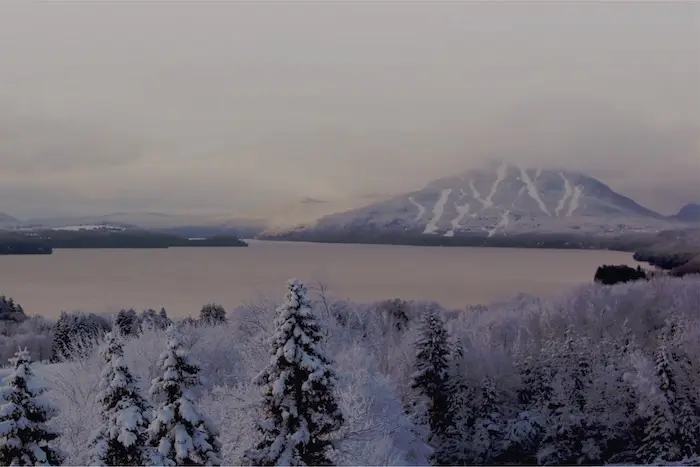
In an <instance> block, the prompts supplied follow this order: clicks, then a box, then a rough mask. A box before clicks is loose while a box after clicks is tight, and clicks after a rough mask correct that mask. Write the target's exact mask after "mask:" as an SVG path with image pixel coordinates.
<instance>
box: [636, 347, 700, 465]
mask: <svg viewBox="0 0 700 467" xmlns="http://www.w3.org/2000/svg"><path fill="white" fill-rule="evenodd" d="M654 364H655V373H656V375H655V376H656V378H653V377H652V375H650V374H649V373H650V371H649V370H650V368H647V371H646V372H642V371H640V372H639V373H640V374H639V375H638V379H637V380H638V381H639V382H640V383H646V384H644V385H642V384H640V385H639V386H641V388H640V389H642V393H641V394H640V399H641V401H640V409H641V410H643V411H644V413H645V415H646V417H645V418H646V427H645V430H644V434H645V436H644V439H643V440H642V443H641V446H640V447H639V449H638V450H637V456H638V460H639V462H642V463H658V462H679V461H683V460H684V459H687V458H689V457H692V456H695V455H697V454H698V435H699V433H698V415H697V410H698V409H697V407H696V406H695V404H693V401H692V400H690V397H689V394H688V393H687V391H685V390H684V388H683V387H682V385H681V384H679V383H680V381H679V376H681V372H680V371H679V370H680V369H681V368H680V366H679V365H678V362H677V361H675V360H674V359H673V358H672V355H671V352H670V351H669V349H668V348H667V347H666V345H665V344H664V343H662V344H661V345H660V346H659V348H658V350H657V352H656V356H655V361H654ZM638 366H639V364H638ZM645 373H646V374H645ZM642 378H644V379H642ZM645 387H646V391H644V388H645Z"/></svg>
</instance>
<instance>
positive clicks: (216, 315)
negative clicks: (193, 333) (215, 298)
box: [199, 303, 226, 326]
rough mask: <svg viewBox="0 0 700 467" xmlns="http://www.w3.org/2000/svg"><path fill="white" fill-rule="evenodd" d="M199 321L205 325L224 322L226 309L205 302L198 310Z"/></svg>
mask: <svg viewBox="0 0 700 467" xmlns="http://www.w3.org/2000/svg"><path fill="white" fill-rule="evenodd" d="M199 321H200V322H201V323H202V324H204V325H207V326H216V325H219V324H224V323H226V310H225V309H224V307H223V306H221V305H218V304H216V303H207V304H206V305H204V306H203V307H202V309H201V310H200V311H199Z"/></svg>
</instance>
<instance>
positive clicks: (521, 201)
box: [312, 163, 673, 237]
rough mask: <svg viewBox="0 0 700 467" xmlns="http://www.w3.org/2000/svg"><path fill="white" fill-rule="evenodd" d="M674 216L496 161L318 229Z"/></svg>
mask: <svg viewBox="0 0 700 467" xmlns="http://www.w3.org/2000/svg"><path fill="white" fill-rule="evenodd" d="M672 226H673V223H672V221H669V220H666V219H664V217H663V216H661V215H660V214H658V213H656V212H653V211H651V210H649V209H646V208H644V207H642V206H640V205H639V204H637V203H635V202H634V201H633V200H631V199H629V198H627V197H625V196H623V195H620V194H618V193H616V192H615V191H613V190H612V189H611V188H610V187H608V186H607V185H605V184H604V183H602V182H600V181H599V180H596V179H595V178H592V177H589V176H586V175H584V174H581V173H577V172H570V171H566V170H545V169H532V168H525V167H521V166H518V165H512V164H507V163H492V164H490V165H488V166H486V167H484V168H481V169H476V170H470V171H468V172H465V173H463V174H460V175H457V176H453V177H448V178H443V179H440V180H436V181H433V182H431V183H429V184H428V185H427V186H426V187H425V188H424V189H422V190H419V191H416V192H412V193H406V194H404V195H400V196H397V197H394V198H391V199H389V200H386V201H381V202H378V203H374V204H371V205H368V206H365V207H362V208H359V209H355V210H352V211H347V212H344V213H339V214H333V215H330V216H326V217H324V218H322V219H320V220H319V221H318V222H316V224H315V225H314V226H313V227H312V229H315V230H319V231H323V230H335V231H337V230H347V231H348V232H353V231H362V230H365V229H378V230H393V231H397V232H398V231H411V232H413V233H423V234H426V235H444V236H448V237H451V236H458V235H460V234H462V235H463V234H467V233H480V234H482V235H488V236H494V235H503V234H509V233H526V232H585V233H596V234H606V233H615V234H617V233H623V232H655V231H660V230H663V229H668V228H670V227H672Z"/></svg>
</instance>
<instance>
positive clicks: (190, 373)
mask: <svg viewBox="0 0 700 467" xmlns="http://www.w3.org/2000/svg"><path fill="white" fill-rule="evenodd" d="M166 333H167V336H168V348H167V350H166V351H165V352H163V353H162V354H161V356H160V359H159V361H158V366H159V367H160V369H161V370H162V372H163V376H160V377H158V378H155V379H154V380H153V384H152V386H151V394H153V395H154V396H155V397H157V398H159V399H160V400H161V403H160V406H159V407H158V408H157V409H156V411H155V414H154V416H153V420H152V421H151V425H150V426H149V429H148V431H149V435H150V443H151V445H152V446H153V447H154V448H155V450H156V452H155V455H154V463H157V464H163V465H220V464H221V459H220V458H219V452H220V444H219V441H218V439H217V437H218V432H217V430H216V429H215V428H214V426H213V424H212V423H211V421H210V420H209V419H208V418H206V417H204V416H203V415H201V414H200V413H199V412H198V411H197V409H196V407H195V403H194V396H193V394H192V392H191V389H192V388H194V387H196V386H198V385H199V384H200V379H199V367H198V366H197V365H196V364H195V363H193V362H192V361H190V358H189V356H188V352H187V350H186V349H185V347H184V346H183V337H182V335H181V334H180V332H179V330H178V329H177V327H176V326H175V325H174V324H171V325H170V326H169V327H168V329H167V331H166Z"/></svg>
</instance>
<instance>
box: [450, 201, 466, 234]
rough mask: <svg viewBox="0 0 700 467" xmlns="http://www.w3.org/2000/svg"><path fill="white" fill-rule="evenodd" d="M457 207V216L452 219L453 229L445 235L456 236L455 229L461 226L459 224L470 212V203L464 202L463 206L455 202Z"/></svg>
mask: <svg viewBox="0 0 700 467" xmlns="http://www.w3.org/2000/svg"><path fill="white" fill-rule="evenodd" d="M455 209H457V213H458V214H457V217H455V218H454V219H452V221H451V224H452V230H450V231H448V232H447V233H446V234H445V237H454V235H455V230H457V228H458V227H459V224H460V223H461V222H462V219H464V217H465V216H466V215H467V214H469V203H464V204H463V205H462V206H460V205H459V204H457V203H456V202H455Z"/></svg>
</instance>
